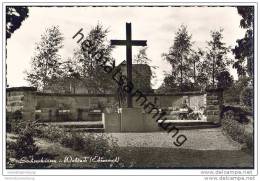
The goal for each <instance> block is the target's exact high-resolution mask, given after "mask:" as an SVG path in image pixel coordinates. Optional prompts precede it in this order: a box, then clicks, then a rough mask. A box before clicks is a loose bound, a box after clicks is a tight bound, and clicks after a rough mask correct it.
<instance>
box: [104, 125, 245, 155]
mask: <svg viewBox="0 0 260 181" xmlns="http://www.w3.org/2000/svg"><path fill="white" fill-rule="evenodd" d="M105 134H109V135H111V136H113V137H114V138H116V139H118V144H119V146H120V147H127V146H130V147H163V148H182V149H193V150H240V149H241V147H242V146H241V145H240V144H239V143H236V142H234V141H232V140H231V139H230V138H229V137H227V136H226V135H224V134H223V133H222V131H221V128H211V129H195V130H180V131H179V133H178V134H177V135H176V136H175V137H174V138H172V135H173V134H171V133H170V134H168V133H166V132H153V133H105ZM180 134H182V135H185V136H186V137H187V141H186V142H185V143H183V145H182V146H180V147H177V146H175V145H174V144H173V142H176V139H177V137H178V135H180Z"/></svg>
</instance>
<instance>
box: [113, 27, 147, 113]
mask: <svg viewBox="0 0 260 181" xmlns="http://www.w3.org/2000/svg"><path fill="white" fill-rule="evenodd" d="M146 44H147V43H146V40H132V28H131V23H126V40H111V45H118V46H126V71H127V85H128V86H129V87H130V85H129V83H130V82H132V46H146ZM127 107H129V108H131V107H133V100H132V96H131V92H129V93H127Z"/></svg>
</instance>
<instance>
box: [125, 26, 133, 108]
mask: <svg viewBox="0 0 260 181" xmlns="http://www.w3.org/2000/svg"><path fill="white" fill-rule="evenodd" d="M131 40H132V28H131V23H126V60H127V61H126V71H127V84H129V82H132V44H131V43H132V42H131ZM127 107H133V99H132V96H131V93H128V94H127Z"/></svg>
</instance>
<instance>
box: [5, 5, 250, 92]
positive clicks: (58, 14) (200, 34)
mask: <svg viewBox="0 0 260 181" xmlns="http://www.w3.org/2000/svg"><path fill="white" fill-rule="evenodd" d="M240 19H241V17H240V16H239V15H238V13H237V10H236V8H234V7H161V8H158V7H153V8H151V7H150V8H148V7H120V8H119V7H95V8H94V7H80V8H77V7H64V8H57V7H52V8H41V7H32V8H29V17H28V18H27V19H26V20H25V21H24V22H23V23H22V26H21V28H20V29H19V30H16V31H15V32H14V34H12V37H11V39H8V41H7V66H8V67H7V79H8V84H9V86H11V87H13V86H28V83H27V82H26V81H25V80H24V78H25V74H24V71H25V70H28V69H29V68H30V62H31V57H32V56H33V52H34V48H35V43H36V42H39V40H40V36H41V34H42V33H43V32H44V31H45V29H46V28H47V27H50V26H52V25H58V26H59V27H60V30H61V32H62V33H63V35H64V38H65V39H64V47H63V49H62V50H61V51H60V52H59V53H60V54H61V56H62V58H63V59H64V60H66V59H67V57H71V56H72V53H73V49H75V48H77V46H79V45H78V44H77V43H76V40H75V39H74V40H73V39H72V36H73V35H74V34H75V33H76V32H77V31H78V30H79V29H80V28H83V33H84V34H87V33H88V32H89V30H90V29H91V28H92V27H94V26H95V25H97V24H98V23H101V24H102V25H104V27H107V28H109V30H110V32H109V34H108V37H107V38H108V40H110V39H125V23H126V22H131V23H132V38H133V39H138V40H139V39H141V40H147V45H148V50H147V55H148V57H149V58H150V59H151V60H152V62H151V65H155V66H158V67H159V68H158V69H157V70H156V75H157V78H156V79H155V80H153V87H154V88H157V87H158V86H160V84H161V83H162V80H163V77H164V73H163V72H164V71H167V72H169V71H170V65H169V64H168V63H167V62H166V61H164V60H163V59H162V57H161V54H162V53H166V52H167V51H168V49H169V47H170V46H171V45H172V43H173V38H174V35H175V33H176V31H177V30H178V28H179V27H180V25H182V24H184V25H187V27H188V31H189V32H190V33H191V34H192V41H194V42H195V46H196V47H202V48H203V47H205V45H206V41H208V40H209V39H210V31H211V30H218V29H220V28H223V29H224V42H225V43H226V44H227V45H228V46H232V47H234V46H235V42H236V40H237V39H239V38H242V37H243V36H244V32H245V30H243V29H241V28H240V27H239V22H240ZM138 49H139V48H138V47H134V48H133V55H135V54H136V53H137V50H138ZM113 56H114V58H116V64H118V63H120V62H121V61H123V60H125V47H116V48H115V50H114V51H113ZM235 72H236V71H234V70H232V73H233V75H234V77H235V78H236V73H235Z"/></svg>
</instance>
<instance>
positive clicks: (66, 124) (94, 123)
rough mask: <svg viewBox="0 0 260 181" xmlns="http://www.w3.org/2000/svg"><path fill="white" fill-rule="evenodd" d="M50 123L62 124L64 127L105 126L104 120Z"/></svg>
mask: <svg viewBox="0 0 260 181" xmlns="http://www.w3.org/2000/svg"><path fill="white" fill-rule="evenodd" d="M48 124H50V125H55V126H61V127H64V128H73V129H74V128H103V127H104V125H103V122H102V121H90V122H88V121H84V122H83V121H81V122H51V123H48Z"/></svg>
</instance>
